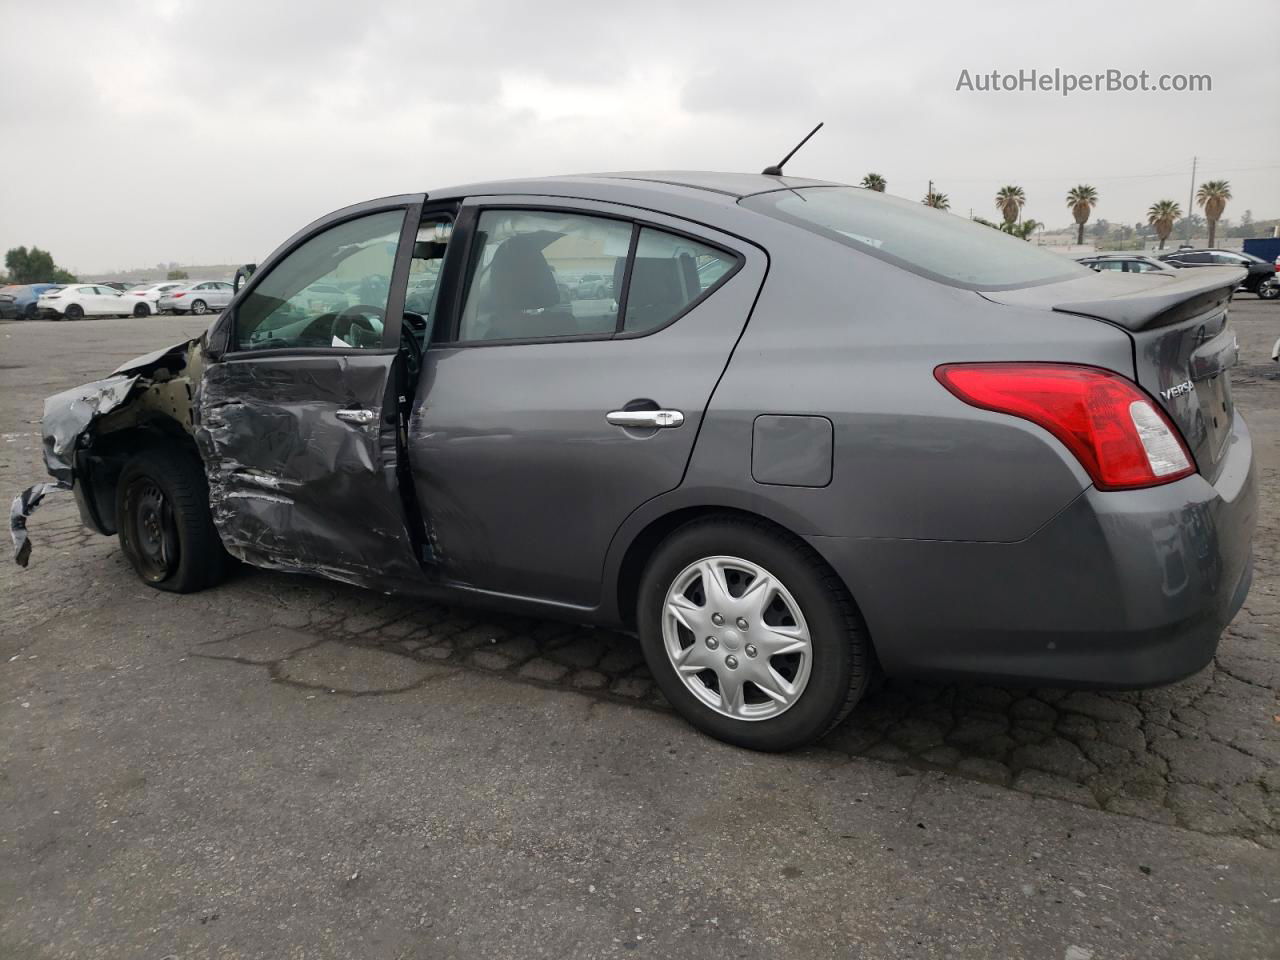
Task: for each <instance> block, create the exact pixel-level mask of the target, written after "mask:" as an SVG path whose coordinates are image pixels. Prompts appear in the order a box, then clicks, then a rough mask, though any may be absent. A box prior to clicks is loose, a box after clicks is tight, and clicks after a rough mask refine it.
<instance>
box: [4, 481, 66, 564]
mask: <svg viewBox="0 0 1280 960" xmlns="http://www.w3.org/2000/svg"><path fill="white" fill-rule="evenodd" d="M70 489H71V484H69V483H66V482H64V481H62V480H55V481H45V482H43V483H36V484H32V485H31V486H29V487H27V489H25V490H23V491H22V492H21V493H20V494H18V495H17V496H16V497H14V498H13V505H12V506H11V507H10V508H9V535H10V536H11V537H13V562H14V563H16V564H17V565H18V566H20V567H25V566H26V565H27V561H28V560H29V559H30V557H31V539H30V538H29V537H28V536H27V517H29V516H31V514H33V513H35V511H36V507H38V506H40V503H41V501H42V500H44V498H45V495H46V494H49V493H53V492H54V491H55V490H70Z"/></svg>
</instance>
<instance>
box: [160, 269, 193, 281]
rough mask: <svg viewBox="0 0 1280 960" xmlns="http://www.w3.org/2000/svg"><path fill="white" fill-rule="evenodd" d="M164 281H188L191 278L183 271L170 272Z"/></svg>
mask: <svg viewBox="0 0 1280 960" xmlns="http://www.w3.org/2000/svg"><path fill="white" fill-rule="evenodd" d="M165 279H166V280H190V279H191V278H190V277H189V276H187V271H185V270H170V271H169V275H168V276H167V277H165Z"/></svg>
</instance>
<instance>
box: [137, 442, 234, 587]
mask: <svg viewBox="0 0 1280 960" xmlns="http://www.w3.org/2000/svg"><path fill="white" fill-rule="evenodd" d="M116 525H117V527H118V528H119V530H118V533H119V537H120V550H121V552H123V553H124V555H125V557H126V558H127V559H128V561H129V563H130V565H131V566H132V567H133V569H134V572H136V573H137V574H138V577H139V579H141V580H142V582H143V583H145V584H147V586H150V587H155V588H156V589H157V590H168V591H170V592H173V593H193V592H195V591H197V590H203V589H205V588H206V587H211V586H214V585H215V584H217V583H218V582H219V581H221V580H222V579H223V577H224V576H225V575H226V573H227V570H228V569H229V567H230V561H231V558H230V557H229V556H228V555H227V552H226V551H225V550H224V549H223V547H222V542H221V541H220V540H219V539H218V533H217V531H216V530H215V529H214V526H213V517H212V515H211V514H210V511H209V487H208V484H207V482H206V480H205V476H204V469H203V468H202V467H201V465H200V462H199V461H198V460H197V459H196V458H195V456H193V455H192V454H189V453H185V452H183V451H181V450H166V449H161V448H154V449H150V450H145V451H143V452H142V453H140V454H138V455H137V456H136V457H134V458H133V459H132V460H130V461H129V463H128V464H126V466H125V468H124V470H123V471H121V473H120V480H119V483H118V485H117V487H116Z"/></svg>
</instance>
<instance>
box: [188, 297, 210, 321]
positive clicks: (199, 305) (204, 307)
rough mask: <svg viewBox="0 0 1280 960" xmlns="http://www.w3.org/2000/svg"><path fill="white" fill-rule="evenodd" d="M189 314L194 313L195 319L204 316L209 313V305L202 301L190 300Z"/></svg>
mask: <svg viewBox="0 0 1280 960" xmlns="http://www.w3.org/2000/svg"><path fill="white" fill-rule="evenodd" d="M191 312H192V313H194V314H195V315H196V316H197V317H200V316H204V314H206V313H208V312H209V305H208V304H207V303H205V302H204V301H203V300H192V301H191Z"/></svg>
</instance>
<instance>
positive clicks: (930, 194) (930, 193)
mask: <svg viewBox="0 0 1280 960" xmlns="http://www.w3.org/2000/svg"><path fill="white" fill-rule="evenodd" d="M932 196H933V181H932V180H930V181H929V191H928V193H926V194H925V195H924V198H925V199H926V200H928V199H929V198H930V197H932Z"/></svg>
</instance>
